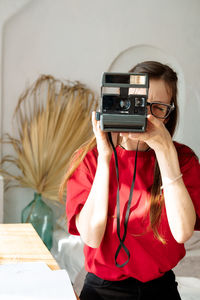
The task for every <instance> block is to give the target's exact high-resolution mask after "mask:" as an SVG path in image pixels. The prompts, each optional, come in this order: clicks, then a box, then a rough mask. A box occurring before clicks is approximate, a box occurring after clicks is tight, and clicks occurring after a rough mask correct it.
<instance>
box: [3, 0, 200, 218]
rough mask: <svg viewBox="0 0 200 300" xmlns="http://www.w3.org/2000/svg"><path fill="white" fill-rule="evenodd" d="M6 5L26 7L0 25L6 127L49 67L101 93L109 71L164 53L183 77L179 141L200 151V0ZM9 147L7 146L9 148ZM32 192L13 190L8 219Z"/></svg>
mask: <svg viewBox="0 0 200 300" xmlns="http://www.w3.org/2000/svg"><path fill="white" fill-rule="evenodd" d="M1 3H4V5H1V6H0V7H1V12H0V17H1V16H5V14H7V8H8V6H9V7H10V6H11V7H13V6H14V4H15V5H16V3H18V5H19V4H20V3H21V10H20V11H17V9H16V11H17V13H16V14H15V15H12V17H10V18H9V19H7V20H6V22H3V23H2V24H0V25H1V33H2V34H1V45H2V48H1V50H0V51H1V52H0V54H1V57H2V63H1V76H2V77H1V87H2V92H1V99H0V100H1V102H0V103H1V114H0V117H1V122H0V123H1V124H2V125H1V127H0V130H1V131H2V132H11V119H12V114H13V111H14V108H15V106H16V103H17V99H18V96H19V95H20V93H21V92H22V91H23V90H24V89H25V87H27V85H28V84H30V83H32V82H33V80H35V79H36V78H37V77H38V76H39V75H40V74H42V73H47V74H52V75H54V76H57V77H59V78H66V79H71V80H80V81H82V82H84V83H86V84H87V85H88V86H89V87H90V88H92V89H94V90H95V91H96V92H99V88H100V82H101V75H102V73H103V72H104V71H106V70H119V71H120V70H122V71H126V70H128V69H129V68H130V67H132V66H133V65H134V64H135V63H136V62H138V61H140V60H141V59H158V60H162V61H164V62H168V63H169V64H171V65H172V66H174V68H175V69H176V70H177V72H178V74H179V77H180V88H181V92H180V99H179V102H180V106H181V113H182V116H181V122H180V129H179V131H178V133H177V139H178V140H179V141H181V142H183V143H186V144H188V145H189V146H191V147H192V148H193V149H194V150H195V152H196V153H197V154H198V155H200V147H199V146H200V135H199V114H200V85H199V78H200V55H199V53H200V18H199V13H200V1H199V0H190V1H189V0H168V1H165V0H143V1H140V0H123V1H121V0H101V1H99V0H85V1H82V0H73V1H70V0H58V1H54V0H32V1H31V0H30V1H19V0H16V1H14V0H12V1H11V0H0V4H1ZM11 4H12V5H11ZM5 19H6V18H5ZM9 151H10V150H9V149H8V148H6V147H3V151H2V152H3V154H6V153H8V152H9ZM32 196H33V192H32V191H30V190H28V189H26V190H24V189H18V190H12V191H10V192H7V193H6V196H5V221H6V222H19V221H20V213H21V209H22V208H23V207H24V206H25V205H26V204H27V203H28V202H29V201H30V200H31V199H32Z"/></svg>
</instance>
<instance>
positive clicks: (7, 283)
mask: <svg viewBox="0 0 200 300" xmlns="http://www.w3.org/2000/svg"><path fill="white" fill-rule="evenodd" d="M0 282H1V288H0V299H3V300H16V299H17V300H40V299H41V300H66V299H67V300H76V296H75V294H74V291H73V288H72V285H71V282H70V279H69V276H68V274H67V272H66V271H65V270H58V271H51V270H50V269H49V268H48V267H47V268H46V266H45V265H43V264H41V263H19V264H8V265H2V266H0Z"/></svg>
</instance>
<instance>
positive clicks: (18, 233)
mask: <svg viewBox="0 0 200 300" xmlns="http://www.w3.org/2000/svg"><path fill="white" fill-rule="evenodd" d="M14 262H44V263H46V264H47V265H48V266H49V268H50V269H51V270H59V269H60V267H59V265H58V264H57V262H56V260H55V259H54V258H53V256H52V255H51V253H50V251H49V250H48V249H47V247H46V246H45V244H44V243H43V242H42V240H41V238H40V237H39V235H38V234H37V232H36V230H35V229H34V228H33V226H32V225H31V224H27V223H26V224H0V264H5V263H14ZM76 297H77V299H79V298H78V296H77V295H76Z"/></svg>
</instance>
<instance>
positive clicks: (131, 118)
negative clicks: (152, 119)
mask: <svg viewBox="0 0 200 300" xmlns="http://www.w3.org/2000/svg"><path fill="white" fill-rule="evenodd" d="M148 88H149V80H148V75H147V74H144V73H108V72H106V73H104V74H103V78H102V87H101V105H100V112H97V113H96V119H97V120H100V128H101V130H103V131H107V132H144V131H145V130H146V124H147V98H148Z"/></svg>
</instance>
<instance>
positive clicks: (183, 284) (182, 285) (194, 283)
mask: <svg viewBox="0 0 200 300" xmlns="http://www.w3.org/2000/svg"><path fill="white" fill-rule="evenodd" d="M176 280H177V282H178V290H179V293H180V295H181V299H182V300H198V299H200V279H198V278H194V277H177V278H176Z"/></svg>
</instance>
